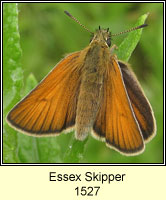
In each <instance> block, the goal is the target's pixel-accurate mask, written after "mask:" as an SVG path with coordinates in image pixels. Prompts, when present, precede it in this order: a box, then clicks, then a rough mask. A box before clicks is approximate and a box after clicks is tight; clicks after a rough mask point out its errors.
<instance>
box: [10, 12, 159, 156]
mask: <svg viewBox="0 0 166 200" xmlns="http://www.w3.org/2000/svg"><path fill="white" fill-rule="evenodd" d="M65 13H66V14H67V15H68V16H69V17H71V18H72V19H74V20H75V21H77V22H78V23H79V24H80V22H79V21H78V20H77V19H75V18H74V17H73V16H72V15H71V14H70V13H68V12H67V11H65ZM80 25H81V26H83V25H82V24H80ZM145 26H146V24H143V25H141V26H138V27H135V28H132V29H130V30H128V31H124V32H121V33H120V34H122V33H126V32H129V31H133V30H136V29H139V28H143V27H145ZM83 27H84V28H85V29H86V30H88V29H87V28H86V27H85V26H83ZM88 31H89V30H88ZM89 32H90V31H89ZM90 33H92V32H90ZM116 35H118V34H116ZM111 36H114V35H111V34H110V32H109V29H100V27H99V30H97V31H96V32H95V33H93V39H92V40H91V42H90V44H89V45H88V46H87V47H86V48H85V49H83V50H81V51H78V52H75V53H72V54H70V55H68V56H66V57H65V58H64V59H63V60H61V61H60V62H59V63H58V64H57V65H56V67H55V68H54V69H53V70H52V71H51V72H50V73H49V74H48V75H47V76H46V77H45V78H44V79H43V80H42V81H41V82H40V83H39V85H38V86H37V87H36V88H35V89H33V90H32V91H31V92H30V93H29V94H28V95H27V96H26V97H25V98H24V99H22V100H21V101H20V102H19V103H18V104H17V105H16V106H15V107H14V108H13V109H12V110H11V111H10V112H9V114H8V116H7V121H8V123H9V124H10V125H11V126H12V127H14V128H15V129H17V130H19V131H21V132H23V133H26V134H28V135H31V136H50V135H54V136H56V135H59V134H60V133H61V132H63V131H66V132H70V131H71V130H73V129H74V130H75V137H76V139H78V140H84V139H85V138H86V137H87V135H88V134H89V133H92V135H93V136H94V137H95V138H97V139H100V140H102V141H105V142H106V144H107V146H108V147H110V148H113V149H115V150H117V151H119V152H120V153H122V154H124V155H136V154H140V153H141V152H143V150H144V146H145V142H148V141H149V140H150V139H152V137H154V135H155V132H156V124H155V119H154V116H153V111H152V108H151V106H150V103H149V102H148V100H147V98H146V97H145V95H144V92H143V90H142V89H141V86H140V84H139V82H138V81H137V78H136V76H135V75H134V73H133V72H132V71H131V69H130V68H129V67H128V65H127V64H125V63H124V62H122V61H119V60H118V59H117V56H116V55H114V54H113V53H112V50H113V48H114V46H113V47H112V48H111V51H110V49H109V47H110V45H111Z"/></svg>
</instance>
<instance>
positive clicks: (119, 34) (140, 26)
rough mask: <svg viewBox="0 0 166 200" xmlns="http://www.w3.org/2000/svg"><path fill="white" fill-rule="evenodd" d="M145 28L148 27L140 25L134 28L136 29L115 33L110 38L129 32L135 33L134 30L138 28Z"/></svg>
mask: <svg viewBox="0 0 166 200" xmlns="http://www.w3.org/2000/svg"><path fill="white" fill-rule="evenodd" d="M146 26H148V25H147V24H142V25H140V26H136V27H134V28H131V29H129V30H126V31H122V32H120V33H116V34H112V35H111V36H117V35H121V34H124V33H128V32H131V31H135V30H137V29H140V28H144V27H146Z"/></svg>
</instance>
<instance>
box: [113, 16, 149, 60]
mask: <svg viewBox="0 0 166 200" xmlns="http://www.w3.org/2000/svg"><path fill="white" fill-rule="evenodd" d="M147 17H148V13H147V14H144V15H142V16H141V17H140V18H139V19H138V21H137V22H136V24H135V26H134V27H137V26H140V25H142V24H144V23H145V20H146V18H147ZM142 30H143V28H141V29H138V30H134V31H132V32H130V33H129V34H128V36H127V37H126V38H125V39H124V40H123V42H122V43H121V44H120V46H119V47H118V51H117V56H118V59H119V60H122V61H125V62H127V61H128V60H129V58H130V56H131V54H132V52H133V51H134V49H135V48H136V46H137V44H138V42H139V40H140V38H141V34H142Z"/></svg>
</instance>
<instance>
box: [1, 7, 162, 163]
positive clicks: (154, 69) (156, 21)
mask: <svg viewBox="0 0 166 200" xmlns="http://www.w3.org/2000/svg"><path fill="white" fill-rule="evenodd" d="M18 9H19V18H18V19H19V20H18V23H19V31H20V43H21V48H22V57H21V67H22V68H23V75H24V79H23V80H24V85H23V90H22V96H23V94H24V90H25V85H26V84H25V83H26V81H27V78H28V77H29V75H30V74H31V73H33V75H34V76H35V78H36V79H37V82H39V81H40V80H41V79H42V78H43V77H44V76H45V75H46V74H47V73H48V72H49V71H50V70H51V69H52V68H53V67H54V66H55V65H56V63H57V62H59V61H60V59H62V58H63V57H64V55H66V54H68V53H71V52H74V51H79V50H81V49H83V48H84V47H86V46H87V45H88V43H89V40H90V34H89V33H88V32H87V31H86V30H84V29H83V28H82V27H80V26H79V25H78V24H77V23H76V22H74V21H73V20H71V19H70V18H69V17H68V16H66V15H65V14H64V10H67V11H69V12H70V13H71V14H72V15H73V16H74V17H76V18H77V19H78V20H79V21H80V22H81V23H82V24H84V25H85V26H86V27H87V28H88V29H89V30H91V31H95V30H96V29H97V28H98V26H99V25H100V26H101V27H102V28H108V27H109V28H110V30H111V32H112V33H118V32H121V31H123V30H126V29H128V28H131V27H133V25H134V24H135V22H136V21H137V19H138V18H139V17H140V16H141V15H143V14H145V13H147V12H149V17H148V19H147V21H146V23H148V25H149V26H148V27H147V28H145V29H144V30H143V34H142V36H141V40H140V42H139V44H138V46H137V47H136V49H135V51H134V52H133V54H132V56H131V58H130V60H129V63H130V64H131V66H132V69H133V71H134V72H135V73H136V74H137V77H138V80H139V81H140V83H141V85H142V87H143V89H144V91H145V94H146V96H147V97H148V99H149V101H150V103H151V105H152V107H153V110H154V115H155V117H156V121H157V135H156V137H155V138H154V139H153V140H152V141H151V142H150V143H148V144H146V149H145V152H144V153H143V154H141V155H138V156H134V157H125V156H122V155H121V154H119V153H118V152H116V151H114V150H112V149H109V148H108V147H106V145H105V144H104V143H103V142H100V141H97V140H95V139H94V138H92V137H91V136H89V137H88V140H87V142H86V144H85V146H84V149H83V150H82V151H81V153H80V155H78V159H77V160H76V161H75V160H74V159H73V160H70V159H69V161H68V162H81V163H162V162H163V5H162V3H19V4H18ZM125 37H126V34H124V35H121V36H118V37H114V38H113V41H112V43H113V44H116V45H117V46H118V45H119V44H120V43H121V42H122V41H123V39H124V38H125ZM4 104H5V102H4ZM13 105H14V104H11V105H10V106H8V107H6V111H5V112H6V113H7V112H8V111H9V109H10V108H12V106H13ZM5 126H6V124H5ZM7 131H8V132H10V134H17V136H16V138H17V142H16V144H15V148H16V149H13V148H7V150H5V151H4V152H5V153H4V162H6V163H9V162H22V163H37V162H38V163H49V162H52V163H56V162H64V154H66V151H68V149H69V145H70V142H69V141H70V140H71V137H72V135H73V133H70V134H68V135H64V134H62V135H60V136H58V137H56V138H32V137H28V136H25V135H22V134H20V133H14V132H15V131H13V130H12V128H9V127H8V128H7ZM9 137H10V136H9ZM9 137H8V138H9ZM27 141H28V142H27ZM4 142H6V138H5V140H4ZM7 142H8V141H7ZM48 144H49V147H48ZM9 151H14V154H15V155H14V156H13V158H12V159H9V158H7V154H8V153H9ZM15 157H17V159H15Z"/></svg>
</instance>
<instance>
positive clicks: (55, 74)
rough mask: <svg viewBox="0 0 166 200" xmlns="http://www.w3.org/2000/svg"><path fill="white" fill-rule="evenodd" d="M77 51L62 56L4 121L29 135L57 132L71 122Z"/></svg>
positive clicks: (77, 74)
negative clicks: (64, 56)
mask: <svg viewBox="0 0 166 200" xmlns="http://www.w3.org/2000/svg"><path fill="white" fill-rule="evenodd" d="M79 55H80V52H76V53H73V54H71V55H69V56H67V57H66V58H64V59H63V60H62V61H61V62H60V63H59V64H58V65H57V66H56V67H55V68H54V69H53V70H52V71H51V72H50V73H49V74H48V76H47V77H46V78H45V79H44V80H42V81H41V83H39V85H38V86H37V87H36V88H35V89H34V90H32V91H31V92H30V94H28V95H27V96H26V97H25V98H24V99H23V100H21V101H20V102H19V103H18V104H17V105H16V106H15V107H14V108H13V109H12V110H11V111H10V113H9V114H8V116H7V120H8V122H9V123H10V124H11V125H12V126H13V127H14V128H16V129H18V130H20V131H22V132H25V133H27V134H30V135H34V134H35V135H36V136H43V135H46V136H48V135H49V134H57V133H60V132H61V131H62V130H64V129H66V128H70V127H72V126H73V125H74V124H75V116H76V105H77V97H78V92H79V87H80V70H81V69H80V66H81V65H80V64H79V59H78V58H79Z"/></svg>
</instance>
